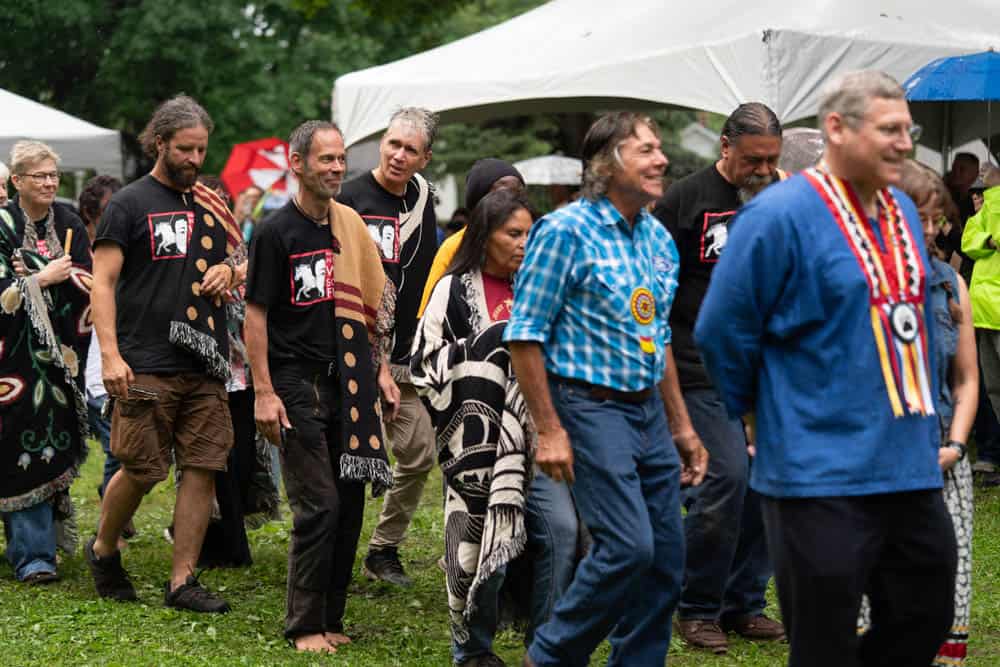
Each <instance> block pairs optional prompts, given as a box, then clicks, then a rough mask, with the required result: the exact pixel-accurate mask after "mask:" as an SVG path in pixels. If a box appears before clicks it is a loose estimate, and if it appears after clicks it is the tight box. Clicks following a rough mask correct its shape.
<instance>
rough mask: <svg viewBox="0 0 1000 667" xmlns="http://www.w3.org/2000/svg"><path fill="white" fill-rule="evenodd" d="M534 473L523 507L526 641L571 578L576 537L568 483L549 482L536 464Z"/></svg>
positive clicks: (576, 530) (529, 640)
mask: <svg viewBox="0 0 1000 667" xmlns="http://www.w3.org/2000/svg"><path fill="white" fill-rule="evenodd" d="M534 475H535V476H534V478H533V479H532V480H531V487H530V488H529V489H528V501H527V506H526V507H525V509H526V515H527V516H526V517H525V519H526V523H527V529H528V549H529V550H530V551H531V556H532V566H533V568H534V581H533V582H532V591H531V625H530V626H529V628H528V635H527V642H528V643H529V644H530V643H531V640H532V638H533V637H534V633H535V630H536V629H537V628H539V627H540V626H541V625H542V624H543V623H545V621H547V620H549V617H550V616H551V615H552V610H553V609H554V608H555V606H556V602H557V601H558V600H559V598H560V597H562V594H563V593H564V592H566V589H567V588H569V584H570V582H571V581H572V580H573V570H574V569H575V565H576V548H577V540H578V537H579V535H578V528H579V526H578V525H577V524H578V522H577V518H576V507H575V506H574V505H573V496H572V494H571V492H570V488H569V485H567V484H564V483H562V482H558V483H557V482H554V481H552V478H551V477H549V476H548V475H546V474H545V473H544V472H542V471H541V470H539V469H538V468H537V467H536V468H535V472H534Z"/></svg>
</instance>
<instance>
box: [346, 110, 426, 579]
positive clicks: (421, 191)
mask: <svg viewBox="0 0 1000 667" xmlns="http://www.w3.org/2000/svg"><path fill="white" fill-rule="evenodd" d="M436 127H437V118H436V117H435V116H434V114H432V113H431V112H429V111H427V110H426V109H418V108H415V107H407V108H403V109H400V110H399V111H397V112H396V113H395V114H393V116H392V118H391V119H390V120H389V127H388V129H386V131H385V134H383V135H382V140H381V142H380V143H379V164H378V166H377V167H375V169H373V170H372V171H370V172H366V173H364V174H362V175H361V176H358V177H357V178H355V179H353V180H351V181H348V182H347V183H345V184H344V187H343V190H342V191H341V193H340V196H339V197H337V201H339V202H340V203H342V204H346V205H347V206H350V207H351V208H353V209H354V210H356V211H357V212H358V213H360V214H361V218H362V219H363V220H364V221H365V224H366V225H368V231H369V232H370V233H371V235H372V238H373V239H374V240H375V242H376V243H377V244H378V246H379V250H380V252H381V255H382V266H383V268H384V269H385V274H386V276H388V278H389V279H390V280H391V281H392V282H393V283H394V284H395V285H396V289H397V290H398V298H397V307H396V320H395V326H394V329H393V345H392V352H391V359H390V361H391V366H390V368H391V370H392V378H393V380H394V381H395V383H396V384H397V385H398V386H399V393H400V407H399V418H398V419H396V420H394V421H392V422H389V423H387V430H388V436H389V446H390V447H391V448H392V453H393V455H394V456H395V458H396V465H395V467H394V468H393V478H394V479H395V486H394V487H393V488H392V489H391V490H390V491H389V492H388V493H387V494H386V497H385V502H384V503H383V505H382V513H381V515H380V516H379V522H378V525H377V526H376V527H375V530H374V531H373V532H372V537H371V540H370V541H369V543H368V556H367V557H366V558H365V563H364V573H365V575H366V576H367V577H368V578H370V579H381V580H382V581H386V582H388V583H391V584H395V585H397V586H409V585H410V584H411V581H410V578H409V577H407V576H406V573H405V572H404V571H403V565H402V563H401V562H400V560H399V545H400V543H401V542H402V541H403V538H404V537H405V536H406V530H407V528H408V527H409V525H410V520H411V519H412V518H413V513H414V512H415V511H416V509H417V505H418V504H419V502H420V495H421V493H422V492H423V489H424V483H425V482H426V481H427V475H428V473H429V472H430V470H431V468H432V467H433V466H434V451H435V448H434V427H433V425H432V424H431V418H430V415H429V414H428V413H427V409H426V408H425V407H424V405H423V403H421V401H420V398H419V397H418V396H417V392H416V390H415V389H414V388H413V384H412V383H411V382H410V347H411V346H412V344H413V334H414V332H415V331H416V328H417V310H418V308H419V306H420V298H421V296H422V295H423V289H424V285H425V284H426V282H427V276H428V274H429V273H430V269H431V263H432V262H433V261H434V253H435V252H436V251H437V219H436V218H435V215H434V195H433V192H432V190H431V188H430V186H429V184H428V183H427V181H426V180H424V178H423V177H422V176H421V175H420V174H418V173H417V172H418V171H419V170H421V169H423V168H424V167H426V166H427V163H428V162H429V161H430V159H431V145H432V144H433V143H434V135H435V132H436Z"/></svg>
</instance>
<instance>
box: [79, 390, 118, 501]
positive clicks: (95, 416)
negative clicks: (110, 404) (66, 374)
mask: <svg viewBox="0 0 1000 667" xmlns="http://www.w3.org/2000/svg"><path fill="white" fill-rule="evenodd" d="M107 400H108V397H107V396H98V397H97V398H90V397H89V396H88V397H87V423H88V424H89V425H90V432H91V433H93V434H94V436H95V437H96V438H97V439H98V440H100V442H101V449H103V450H104V479H103V480H102V481H101V486H100V488H99V489H98V492H99V493H100V495H101V497H102V498H103V497H104V489H106V488H108V482H110V481H111V478H112V477H114V475H115V473H116V472H118V469H119V468H121V467H122V464H121V463H119V461H118V459H116V458H115V457H114V455H113V454H112V453H111V422H110V421H108V420H107V419H102V418H101V410H102V409H103V408H104V404H105V403H106V402H107Z"/></svg>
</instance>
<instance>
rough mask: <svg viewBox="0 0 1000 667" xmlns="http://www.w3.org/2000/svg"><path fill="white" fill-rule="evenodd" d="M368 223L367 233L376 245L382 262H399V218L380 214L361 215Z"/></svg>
mask: <svg viewBox="0 0 1000 667" xmlns="http://www.w3.org/2000/svg"><path fill="white" fill-rule="evenodd" d="M361 217H362V218H363V219H364V221H365V224H366V225H368V233H369V234H371V235H372V240H373V241H375V245H377V246H378V251H379V254H380V255H382V261H383V262H392V263H393V264H399V218H398V217H396V218H387V217H385V216H381V215H363V216H361Z"/></svg>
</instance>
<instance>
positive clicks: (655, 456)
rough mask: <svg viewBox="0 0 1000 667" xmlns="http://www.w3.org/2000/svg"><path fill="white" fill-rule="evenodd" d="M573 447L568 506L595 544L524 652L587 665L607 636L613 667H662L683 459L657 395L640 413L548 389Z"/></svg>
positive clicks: (680, 545) (673, 599)
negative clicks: (572, 479)
mask: <svg viewBox="0 0 1000 667" xmlns="http://www.w3.org/2000/svg"><path fill="white" fill-rule="evenodd" d="M549 386H550V389H551V393H552V401H553V404H554V406H555V409H556V412H557V413H558V415H559V419H560V420H561V421H562V424H563V427H564V428H565V429H566V432H567V433H568V434H569V439H570V442H571V443H572V446H573V457H574V463H573V472H574V475H575V477H576V482H575V484H574V485H573V497H574V499H575V500H576V505H577V509H578V510H579V512H580V517H581V519H582V521H583V522H584V523H585V524H586V525H587V528H589V529H590V532H591V536H592V538H593V544H592V545H591V548H590V551H589V552H588V553H587V555H586V556H585V557H584V559H583V560H582V561H581V562H580V565H579V566H578V567H577V570H576V574H575V576H574V577H573V581H572V583H571V584H570V586H569V588H568V589H567V590H566V592H565V593H564V594H563V596H562V597H561V598H560V599H559V601H558V602H557V603H556V606H555V609H554V610H553V612H552V618H551V619H550V620H549V621H548V622H547V623H545V624H544V625H542V627H540V628H539V629H538V630H537V631H536V632H535V639H534V641H533V642H532V644H531V647H530V648H529V649H528V653H529V654H530V656H531V659H532V660H533V661H534V662H535V663H536V664H537V665H540V666H544V665H571V666H576V665H586V664H587V662H588V661H589V659H590V655H591V653H593V651H594V649H595V648H597V645H598V644H600V643H601V641H602V640H603V639H604V637H605V636H607V635H608V634H609V633H610V637H609V640H610V642H611V655H610V656H609V658H608V664H609V665H629V666H632V665H640V666H642V665H662V664H663V663H664V661H665V660H666V656H667V648H668V646H669V644H670V618H671V616H672V615H673V613H674V608H675V607H676V606H677V599H678V597H679V595H680V587H681V575H682V574H683V571H684V532H683V526H682V524H681V512H680V459H679V457H678V455H677V451H676V449H675V448H674V445H673V440H672V439H671V437H670V429H669V428H668V427H667V420H666V416H665V415H664V411H663V403H662V401H661V399H660V395H659V393H658V392H655V391H654V392H653V395H652V396H651V397H650V398H649V399H648V400H647V401H646V402H644V403H643V404H641V405H633V404H629V403H620V402H617V401H602V400H596V399H594V398H592V397H591V395H590V393H589V391H587V390H586V389H584V388H581V387H577V386H574V385H568V384H564V383H558V382H550V383H549Z"/></svg>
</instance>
